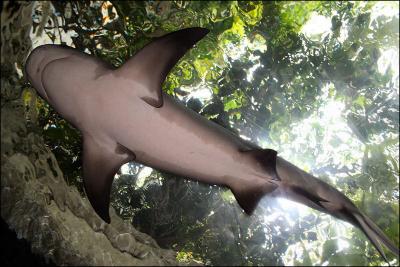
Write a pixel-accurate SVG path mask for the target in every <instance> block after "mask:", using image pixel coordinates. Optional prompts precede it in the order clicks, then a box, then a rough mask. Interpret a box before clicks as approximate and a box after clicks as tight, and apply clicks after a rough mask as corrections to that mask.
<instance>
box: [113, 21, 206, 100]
mask: <svg viewBox="0 0 400 267" xmlns="http://www.w3.org/2000/svg"><path fill="white" fill-rule="evenodd" d="M208 32H209V30H208V29H205V28H200V27H195V28H187V29H183V30H179V31H175V32H171V33H169V34H166V35H164V36H162V37H159V38H157V39H155V40H154V41H152V42H150V43H149V44H148V45H146V46H145V47H144V48H142V49H141V50H140V51H139V52H138V53H137V54H136V55H134V56H133V57H132V58H131V59H129V60H128V61H127V62H126V63H125V64H123V65H122V66H121V67H120V68H119V69H117V70H116V71H115V72H114V73H115V75H116V76H121V77H123V78H125V79H133V80H135V82H137V83H139V84H141V85H142V86H138V87H137V88H136V90H137V91H138V93H139V96H140V97H141V99H142V100H143V101H145V102H146V103H148V104H149V105H151V106H153V107H156V108H159V107H161V106H162V105H163V99H162V93H161V86H162V83H163V82H164V80H165V78H166V77H167V74H168V73H169V71H170V70H171V69H172V68H173V67H174V66H175V64H176V63H177V62H178V61H179V59H180V58H181V57H182V56H183V55H184V54H185V53H186V52H187V51H188V50H189V49H190V48H192V47H193V45H194V44H196V43H197V42H198V41H199V40H201V39H202V38H203V37H204V36H205V35H206V34H207V33H208Z"/></svg>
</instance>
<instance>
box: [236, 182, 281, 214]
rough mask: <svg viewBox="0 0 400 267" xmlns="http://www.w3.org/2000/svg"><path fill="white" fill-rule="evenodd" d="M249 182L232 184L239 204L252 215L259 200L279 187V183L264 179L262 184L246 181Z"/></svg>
mask: <svg viewBox="0 0 400 267" xmlns="http://www.w3.org/2000/svg"><path fill="white" fill-rule="evenodd" d="M246 183H247V184H240V185H239V184H238V185H236V186H230V188H231V190H232V193H233V195H234V196H235V198H236V201H237V202H238V203H239V206H240V207H241V208H242V209H243V210H244V211H245V212H246V213H247V214H248V215H251V214H252V213H253V211H254V210H255V209H256V207H257V205H258V202H260V200H261V198H262V197H263V196H265V195H266V194H268V193H271V192H272V191H274V190H275V189H277V188H278V185H276V184H274V183H273V182H269V181H264V182H263V183H262V184H261V185H260V184H253V183H251V182H246Z"/></svg>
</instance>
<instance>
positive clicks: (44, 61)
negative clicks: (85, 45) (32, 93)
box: [25, 44, 73, 102]
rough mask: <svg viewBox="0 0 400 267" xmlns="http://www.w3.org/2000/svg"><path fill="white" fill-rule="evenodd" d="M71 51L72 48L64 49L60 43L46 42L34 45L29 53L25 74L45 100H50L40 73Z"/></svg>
mask: <svg viewBox="0 0 400 267" xmlns="http://www.w3.org/2000/svg"><path fill="white" fill-rule="evenodd" d="M72 53H73V50H72V49H66V48H65V47H63V46H60V45H52V44H47V45H41V46H38V47H36V48H35V49H33V50H32V52H31V53H30V54H29V56H28V58H27V60H26V63H25V75H26V77H27V78H28V80H29V82H30V83H31V84H32V86H33V87H34V88H35V89H36V91H37V92H38V94H39V95H40V96H41V97H42V98H44V99H45V100H46V101H47V102H50V101H49V97H48V95H47V92H46V89H45V88H44V86H43V80H42V78H43V76H42V73H43V71H44V69H45V68H46V66H47V65H48V64H49V63H51V62H53V61H54V60H57V59H61V58H65V57H68V56H70V55H71V54H72Z"/></svg>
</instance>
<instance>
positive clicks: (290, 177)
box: [277, 158, 399, 262]
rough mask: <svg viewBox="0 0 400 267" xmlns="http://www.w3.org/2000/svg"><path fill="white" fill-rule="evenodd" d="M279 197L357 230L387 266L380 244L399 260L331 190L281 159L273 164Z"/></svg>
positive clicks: (382, 237)
mask: <svg viewBox="0 0 400 267" xmlns="http://www.w3.org/2000/svg"><path fill="white" fill-rule="evenodd" d="M277 170H278V174H279V177H280V178H281V179H282V192H284V193H283V194H284V195H283V196H284V197H286V198H289V199H291V200H294V201H296V202H299V203H302V204H305V205H307V206H309V207H311V208H314V209H317V210H319V211H322V212H325V213H328V214H330V215H332V216H335V217H337V218H339V219H342V220H345V221H347V222H349V223H351V224H353V225H354V226H356V227H358V228H360V229H361V230H362V231H363V233H364V234H365V235H366V236H367V238H368V239H369V240H370V241H371V243H372V244H373V245H374V247H375V248H376V249H377V250H378V252H379V254H380V255H381V256H382V258H383V259H385V261H386V262H388V260H387V258H386V256H385V253H384V251H383V249H382V247H381V244H383V245H385V246H386V247H387V248H388V249H389V250H390V251H391V252H393V253H394V254H395V255H397V257H399V249H398V248H397V247H396V245H394V244H393V243H392V242H391V241H390V240H389V238H388V237H387V236H386V235H385V234H384V233H383V232H382V231H381V230H380V229H379V228H378V226H376V225H375V224H374V223H373V222H372V221H371V220H370V219H369V218H368V217H367V216H365V215H364V214H362V212H361V211H360V210H359V209H358V208H357V207H356V206H355V205H354V204H353V203H352V202H351V200H350V199H348V198H347V197H346V196H345V195H344V194H343V193H341V192H340V191H338V190H337V189H336V188H334V187H333V186H331V185H329V184H327V183H325V182H324V181H322V180H319V179H317V178H315V177H314V176H312V175H311V174H309V173H307V172H305V171H303V170H301V169H299V168H298V167H296V166H295V165H293V164H291V163H290V162H287V161H286V160H284V159H282V158H278V160H277Z"/></svg>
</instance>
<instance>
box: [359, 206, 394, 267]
mask: <svg viewBox="0 0 400 267" xmlns="http://www.w3.org/2000/svg"><path fill="white" fill-rule="evenodd" d="M352 215H353V217H354V219H355V220H356V221H357V224H358V227H359V228H360V229H361V230H362V231H363V232H364V234H365V235H366V236H367V238H368V239H369V240H370V241H371V243H372V244H373V245H374V247H375V248H376V249H377V250H378V252H379V254H380V255H381V256H382V258H384V259H385V261H386V262H388V263H389V261H388V260H387V258H386V255H385V253H384V252H383V249H382V246H381V244H383V245H385V246H386V247H387V248H388V249H389V250H390V251H391V252H392V253H393V254H395V255H396V256H397V258H399V248H398V247H396V245H395V244H394V243H393V242H392V241H391V240H390V239H389V238H388V237H387V236H386V235H385V234H384V233H383V232H382V230H381V229H379V227H378V226H376V224H375V223H374V222H373V221H372V220H371V219H369V218H368V217H367V216H365V215H364V214H362V213H361V212H360V211H358V212H354V213H353V214H352Z"/></svg>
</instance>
